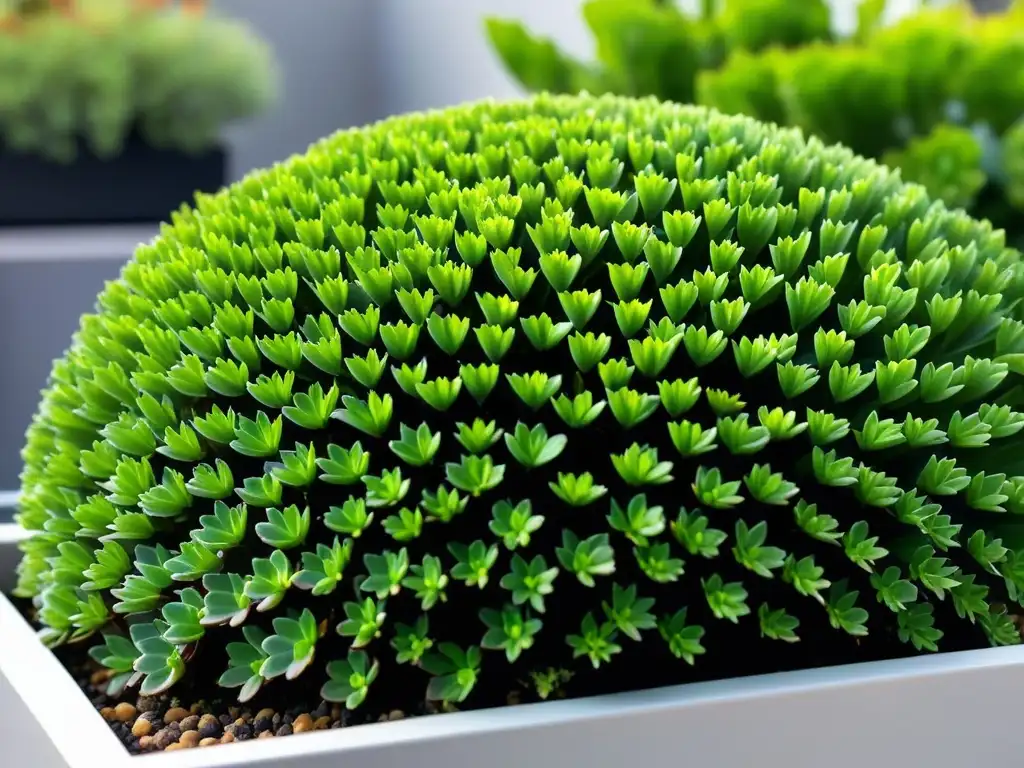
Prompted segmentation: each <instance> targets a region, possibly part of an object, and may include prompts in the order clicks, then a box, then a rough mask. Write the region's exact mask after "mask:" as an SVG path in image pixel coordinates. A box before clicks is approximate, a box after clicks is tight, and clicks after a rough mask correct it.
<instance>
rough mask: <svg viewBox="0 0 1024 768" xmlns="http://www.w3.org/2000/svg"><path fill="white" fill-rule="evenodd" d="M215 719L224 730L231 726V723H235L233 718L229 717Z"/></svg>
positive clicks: (222, 716)
mask: <svg viewBox="0 0 1024 768" xmlns="http://www.w3.org/2000/svg"><path fill="white" fill-rule="evenodd" d="M217 719H218V720H220V724H221V725H222V726H224V727H225V728H226V727H227V726H229V725H231V724H232V723H233V722H235V718H233V717H231V716H230V715H221V716H220V717H219V718H217Z"/></svg>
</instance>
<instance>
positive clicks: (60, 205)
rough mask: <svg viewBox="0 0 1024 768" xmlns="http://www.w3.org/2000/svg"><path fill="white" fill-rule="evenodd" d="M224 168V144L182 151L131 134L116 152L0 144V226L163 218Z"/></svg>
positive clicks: (218, 181)
mask: <svg viewBox="0 0 1024 768" xmlns="http://www.w3.org/2000/svg"><path fill="white" fill-rule="evenodd" d="M226 176H227V155H226V152H225V151H224V149H223V148H222V147H216V148H214V149H210V150H206V151H204V152H202V153H199V154H187V153H183V152H180V151H176V150H168V149H157V148H155V147H152V146H150V145H148V144H146V143H145V142H144V141H142V140H141V139H140V138H138V137H136V136H132V137H130V138H129V139H128V140H127V141H126V142H125V144H124V147H123V149H122V151H121V152H120V154H118V155H117V156H116V157H113V158H110V159H101V158H99V157H96V155H94V154H93V153H91V152H89V151H88V150H87V149H86V148H81V149H80V150H79V152H78V155H77V157H76V159H75V160H74V161H72V162H70V163H59V162H55V161H53V160H49V159H47V158H45V157H42V156H40V155H36V154H27V153H19V152H14V151H10V150H5V149H3V148H2V147H0V227H9V226H61V225H69V224H72V225H73V224H79V225H81V224H125V223H133V222H154V221H165V220H166V219H167V217H168V216H169V215H170V213H171V211H173V210H175V209H177V208H178V207H179V206H180V205H181V204H182V203H190V202H192V199H193V195H194V193H195V192H197V191H199V192H216V191H217V190H218V189H220V188H221V187H222V186H223V185H224V183H225V179H226Z"/></svg>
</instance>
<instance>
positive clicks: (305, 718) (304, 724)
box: [292, 714, 313, 733]
mask: <svg viewBox="0 0 1024 768" xmlns="http://www.w3.org/2000/svg"><path fill="white" fill-rule="evenodd" d="M311 730H313V718H312V717H310V716H309V715H308V714H301V715H299V716H298V717H296V718H295V721H294V722H293V723H292V733H305V732H306V731H311Z"/></svg>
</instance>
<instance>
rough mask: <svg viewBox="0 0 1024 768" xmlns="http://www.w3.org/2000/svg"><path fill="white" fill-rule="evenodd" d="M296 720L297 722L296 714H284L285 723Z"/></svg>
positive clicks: (288, 723) (289, 723)
mask: <svg viewBox="0 0 1024 768" xmlns="http://www.w3.org/2000/svg"><path fill="white" fill-rule="evenodd" d="M294 722H295V717H294V716H292V715H290V714H289V715H285V716H284V724H285V725H291V724H292V723H294Z"/></svg>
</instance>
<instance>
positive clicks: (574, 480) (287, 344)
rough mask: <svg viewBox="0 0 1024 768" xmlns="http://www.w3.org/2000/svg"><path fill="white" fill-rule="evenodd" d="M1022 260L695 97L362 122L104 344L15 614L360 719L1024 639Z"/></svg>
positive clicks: (120, 320) (75, 366)
mask: <svg viewBox="0 0 1024 768" xmlns="http://www.w3.org/2000/svg"><path fill="white" fill-rule="evenodd" d="M1021 271H1022V267H1021V260H1020V254H1019V253H1018V252H1016V251H1014V250H1011V249H1007V248H1006V247H1005V244H1004V239H1003V237H1002V235H1001V233H999V232H996V231H993V229H992V227H991V226H990V225H989V224H987V223H983V222H978V221H975V220H973V219H971V218H970V217H969V216H968V215H967V214H965V213H964V212H963V211H961V210H955V211H954V210H948V209H947V208H946V207H945V206H944V205H943V203H941V202H939V201H932V200H931V199H929V197H928V195H927V193H926V191H925V190H924V188H923V187H921V186H918V185H909V184H905V183H903V182H902V181H901V180H900V178H899V176H898V175H897V174H895V173H894V172H892V171H890V170H889V169H887V168H886V167H884V166H881V165H879V164H877V163H876V162H875V161H872V160H868V159H864V158H862V157H859V156H856V155H854V154H853V153H852V152H851V151H850V150H848V149H845V148H843V147H840V146H830V145H825V144H823V143H822V142H820V141H818V140H816V139H814V138H809V139H808V138H804V137H803V136H802V135H801V134H800V133H799V132H797V131H795V130H792V129H784V128H778V127H776V126H772V125H768V124H764V123H760V122H757V121H755V120H753V119H750V118H746V117H730V116H725V115H722V114H720V113H716V112H714V111H709V110H707V109H705V108H702V107H694V106H680V105H676V104H671V103H664V102H659V101H657V100H655V99H631V98H625V97H612V96H602V97H595V96H589V95H586V94H583V95H580V96H555V95H550V94H540V95H536V96H533V97H530V98H527V99H522V100H515V101H510V102H497V103H496V102H481V103H474V104H467V105H463V106H459V107H453V108H449V109H445V110H440V111H435V112H427V113H421V114H413V115H407V116H403V117H395V118H391V119H388V120H385V121H383V122H380V123H378V124H375V125H372V126H368V127H365V128H360V129H353V130H346V131H341V132H339V133H337V134H335V135H333V136H331V137H328V138H326V139H324V140H323V141H321V142H319V143H317V144H315V145H313V146H312V147H311V148H310V149H309V151H308V152H307V153H306V154H304V155H300V156H295V157H293V158H291V159H289V160H288V161H286V162H284V163H282V164H280V165H277V166H275V167H273V168H269V169H266V170H262V171H259V172H255V173H252V174H250V175H249V176H247V177H246V178H244V179H243V180H241V181H239V182H237V183H235V184H233V185H232V186H230V187H229V188H227V189H225V190H223V191H221V192H220V193H218V194H215V195H199V196H197V199H196V201H195V205H194V206H183V207H182V208H181V209H180V210H178V211H176V212H175V213H174V214H173V216H172V217H171V220H170V222H169V223H168V224H166V225H165V226H164V227H163V229H162V232H161V234H160V236H159V237H158V238H156V239H155V240H154V241H153V242H151V243H149V244H146V245H142V246H140V247H139V248H138V250H137V252H136V254H135V257H134V258H133V260H132V261H131V262H130V263H129V264H127V265H126V266H125V268H124V270H123V272H122V274H121V276H120V278H119V279H118V280H116V281H114V282H111V283H110V284H108V285H107V287H106V288H105V289H104V291H103V292H102V294H101V295H100V297H99V299H98V303H97V306H96V311H95V313H94V314H90V315H87V316H85V317H84V318H83V320H82V323H81V327H80V329H79V331H78V333H77V334H76V335H75V337H74V340H73V343H72V345H71V347H70V349H69V351H68V352H67V354H66V356H65V357H64V358H63V359H62V360H60V361H58V362H56V363H55V366H54V368H53V373H52V377H51V379H50V381H49V383H48V386H47V389H46V390H45V394H44V396H43V401H42V404H41V406H40V408H39V410H38V413H37V415H36V417H35V418H34V421H33V423H32V425H31V427H30V429H29V432H28V437H27V445H26V447H25V449H24V454H23V455H24V460H25V470H24V474H23V486H22V492H23V496H22V501H21V507H20V512H19V515H20V516H19V520H20V523H21V524H22V525H23V526H24V527H25V528H27V529H29V530H31V531H33V535H32V536H31V537H30V538H29V539H27V540H26V541H25V543H24V544H23V550H24V558H23V560H22V562H21V564H20V566H19V568H18V576H19V581H18V586H17V591H16V594H17V595H20V596H23V597H26V598H31V599H32V600H33V601H34V604H35V607H36V609H37V619H38V622H39V624H40V626H41V630H40V634H41V637H42V639H43V640H44V641H45V642H47V643H49V644H51V645H53V646H57V645H61V644H64V643H87V644H88V645H89V646H90V648H91V653H92V655H93V657H94V658H95V659H96V660H97V661H98V662H99V663H100V664H102V665H103V666H105V667H106V668H108V669H110V670H111V671H112V672H113V673H114V674H115V677H114V678H113V679H114V684H115V688H118V687H120V688H123V687H125V686H134V685H137V686H139V689H140V690H141V691H142V692H143V693H146V694H151V693H156V692H161V691H165V690H168V689H170V688H172V687H173V686H174V685H175V684H177V683H180V682H181V681H183V680H184V681H186V682H188V681H192V682H198V681H200V679H201V678H202V676H203V675H204V674H206V673H205V672H202V671H201V670H207V671H208V670H212V671H213V672H214V674H213V675H211V677H210V679H216V680H217V681H218V682H219V684H220V686H223V687H227V688H234V689H236V690H237V693H238V697H239V698H240V699H241V700H249V699H251V698H252V697H254V696H256V695H257V694H258V693H259V692H260V691H268V690H274V691H278V690H280V689H282V687H284V688H287V686H288V685H289V683H282V682H281V681H280V680H278V678H284V679H285V680H288V681H293V682H291V683H290V685H293V686H301V685H305V686H313V690H316V691H317V692H318V693H319V694H320V695H322V696H323V697H324V698H326V699H328V700H331V701H337V702H343V703H344V704H345V705H346V706H347V707H349V708H352V709H355V708H360V707H362V708H363V711H366V710H367V708H376V710H387V709H390V708H392V707H394V706H396V705H401V704H402V703H403V702H408V701H409V700H410V699H412V700H418V701H421V702H422V701H423V697H424V696H425V697H426V699H427V700H429V701H436V702H440V703H441V704H443V705H448V706H453V707H459V706H463V707H466V706H474V705H476V704H486V703H494V702H498V703H504V702H505V700H506V696H507V695H508V694H509V693H510V692H511V691H513V690H516V689H523V688H524V686H525V690H526V692H527V693H528V694H530V695H534V696H538V697H541V698H543V697H547V696H552V695H581V694H584V693H587V692H592V691H605V690H619V689H622V688H629V687H637V686H640V685H648V684H664V683H668V682H673V681H685V680H692V679H698V678H701V677H702V676H712V677H714V676H719V677H720V676H728V675H731V674H738V673H740V672H743V671H758V670H759V671H767V670H770V669H776V668H782V667H789V666H803V665H807V664H809V663H825V662H828V663H832V662H843V661H845V662H848V661H856V660H860V659H867V658H878V657H882V656H892V655H899V654H912V653H917V652H925V651H935V650H937V649H938V648H944V649H950V650H953V649H957V648H964V647H980V646H984V645H986V644H988V643H992V644H997V645H998V644H1008V643H1015V642H1018V641H1019V636H1018V633H1017V630H1016V628H1015V626H1014V624H1013V619H1012V615H1013V613H1014V611H1015V610H1016V604H1017V603H1018V602H1019V601H1020V600H1021V599H1022V595H1024V568H1022V567H1021V566H1022V563H1024V540H1022V539H1021V538H1020V536H1019V530H1020V526H1019V525H1018V524H1016V523H1014V519H1015V516H1016V515H1020V514H1024V477H1022V476H1021V474H1022V473H1021V459H1020V456H1021V447H1022V443H1021V438H1020V434H1021V428H1022V427H1024V414H1022V413H1021V412H1018V411H1016V410H1015V408H1016V407H1017V406H1019V405H1020V403H1021V391H1022V390H1021V386H1020V380H1019V379H1018V378H1017V377H1018V376H1020V375H1021V373H1022V371H1024V364H1022V361H1024V322H1022V321H1021V306H1022V305H1021V303H1020V300H1021V295H1022V287H1024V281H1022V275H1021ZM798 641H800V642H799V643H798ZM794 644H795V645H794ZM807 645H809V646H810V647H811V649H813V653H812V654H811V655H810V656H808V655H807V653H806V651H803V650H797V651H795V652H794V651H793V650H787V649H793V648H798V649H799V648H801V647H802V646H807ZM376 710H375V711H376Z"/></svg>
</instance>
